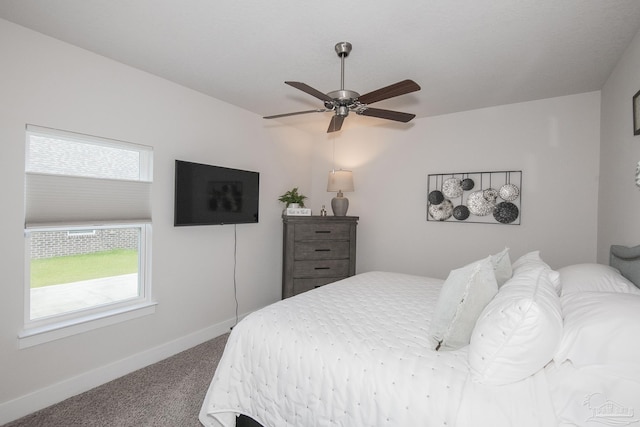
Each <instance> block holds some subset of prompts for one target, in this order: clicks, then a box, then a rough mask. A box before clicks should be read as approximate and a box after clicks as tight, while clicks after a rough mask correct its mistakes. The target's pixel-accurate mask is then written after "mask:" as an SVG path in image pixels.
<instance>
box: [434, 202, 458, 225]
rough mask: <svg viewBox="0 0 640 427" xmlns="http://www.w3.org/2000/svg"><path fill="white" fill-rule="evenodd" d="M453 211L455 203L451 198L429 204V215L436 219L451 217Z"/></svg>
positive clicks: (441, 219) (444, 219) (442, 219)
mask: <svg viewBox="0 0 640 427" xmlns="http://www.w3.org/2000/svg"><path fill="white" fill-rule="evenodd" d="M452 213H453V203H451V200H449V199H445V200H444V202H442V203H440V204H438V205H431V206H429V215H431V217H432V218H433V219H435V220H438V221H446V220H448V219H449V218H451V214H452Z"/></svg>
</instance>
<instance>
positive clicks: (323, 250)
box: [316, 249, 331, 252]
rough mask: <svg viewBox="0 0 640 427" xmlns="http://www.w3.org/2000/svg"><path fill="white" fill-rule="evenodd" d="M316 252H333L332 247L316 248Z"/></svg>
mask: <svg viewBox="0 0 640 427" xmlns="http://www.w3.org/2000/svg"><path fill="white" fill-rule="evenodd" d="M316 252H331V249H316Z"/></svg>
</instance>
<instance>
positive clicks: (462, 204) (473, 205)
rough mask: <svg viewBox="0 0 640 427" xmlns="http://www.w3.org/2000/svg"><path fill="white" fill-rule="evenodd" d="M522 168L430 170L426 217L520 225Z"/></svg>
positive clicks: (428, 219)
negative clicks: (456, 171) (491, 170)
mask: <svg viewBox="0 0 640 427" xmlns="http://www.w3.org/2000/svg"><path fill="white" fill-rule="evenodd" d="M521 209H522V171H495V172H464V173H440V174H430V175H428V177H427V221H447V222H474V223H486V224H510V225H520V218H521V216H522V210H521Z"/></svg>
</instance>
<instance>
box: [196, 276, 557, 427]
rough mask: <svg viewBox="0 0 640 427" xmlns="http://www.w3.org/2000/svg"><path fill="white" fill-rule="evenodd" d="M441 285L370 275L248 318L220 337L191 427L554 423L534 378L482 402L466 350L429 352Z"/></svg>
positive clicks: (486, 395) (483, 390)
mask: <svg viewBox="0 0 640 427" xmlns="http://www.w3.org/2000/svg"><path fill="white" fill-rule="evenodd" d="M441 286H442V280H438V279H430V278H425V277H418V276H409V275H404V274H397V273H382V272H370V273H365V274H360V275H357V276H354V277H351V278H349V279H346V280H343V281H340V282H336V283H333V284H330V285H326V286H323V287H322V288H319V289H316V290H314V291H310V292H306V293H303V294H300V295H298V296H295V297H293V298H289V299H286V300H283V301H280V302H278V303H276V304H273V305H271V306H269V307H266V308H264V309H262V310H259V311H257V312H254V313H252V314H251V315H249V316H247V317H246V318H245V319H244V320H243V321H241V322H240V323H239V324H238V325H237V326H236V327H235V328H234V330H233V332H232V333H231V336H230V337H229V340H228V343H227V347H226V349H225V353H224V355H223V357H222V360H221V361H220V364H219V366H218V368H217V370H216V373H215V376H214V378H213V381H212V383H211V386H210V388H209V391H208V393H207V396H206V399H205V401H204V404H203V406H202V410H201V412H200V421H201V422H202V423H203V424H204V425H206V426H211V427H220V426H224V427H231V426H234V425H235V417H236V415H237V414H244V415H248V416H250V417H251V418H253V419H255V420H256V421H258V422H260V423H261V424H262V425H263V426H267V427H275V426H296V427H300V426H349V427H355V426H378V427H379V426H456V425H458V426H460V425H465V426H467V425H468V426H481V425H487V426H489V425H491V426H498V425H505V426H508V425H518V426H526V425H532V426H534V425H536V426H538V425H539V426H548V425H553V422H552V424H548V422H549V419H550V418H549V417H550V416H551V415H550V412H552V411H550V410H548V407H549V406H550V404H549V402H548V401H547V398H546V394H545V393H546V390H545V389H546V384H545V382H544V378H540V377H539V376H538V377H535V378H531V379H529V380H525V381H524V382H520V383H518V384H516V385H515V386H513V387H511V388H508V387H507V388H505V387H502V388H500V390H494V392H492V391H491V390H490V389H488V388H487V387H481V386H479V385H477V384H473V383H471V381H470V380H469V375H468V372H469V369H468V362H467V348H466V347H465V348H463V349H460V350H458V351H452V352H435V351H433V350H430V349H429V341H428V338H427V337H428V334H427V332H428V329H429V318H430V315H431V313H432V312H433V309H434V307H435V304H436V301H437V299H438V294H439V291H440V287H441ZM540 375H544V373H540ZM492 393H493V394H492ZM540 399H542V400H543V401H544V402H542V403H540V402H539V400H540ZM534 405H535V407H534ZM495 411H498V412H495ZM514 420H519V422H516V423H515V424H513V422H514Z"/></svg>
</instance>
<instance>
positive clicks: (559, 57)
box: [0, 0, 640, 131]
mask: <svg viewBox="0 0 640 427" xmlns="http://www.w3.org/2000/svg"><path fill="white" fill-rule="evenodd" d="M0 17H2V18H4V19H6V20H8V21H12V22H15V23H17V24H20V25H23V26H25V27H28V28H31V29H34V30H36V31H39V32H41V33H44V34H47V35H49V36H51V37H54V38H57V39H60V40H63V41H66V42H68V43H71V44H73V45H76V46H79V47H82V48H84V49H87V50H90V51H93V52H96V53H98V54H100V55H103V56H106V57H109V58H112V59H114V60H116V61H119V62H122V63H125V64H128V65H131V66H133V67H136V68H139V69H141V70H145V71H147V72H149V73H152V74H155V75H157V76H161V77H164V78H166V79H168V80H171V81H174V82H176V83H179V84H181V85H184V86H187V87H189V88H192V89H195V90H197V91H199V92H202V93H205V94H208V95H211V96H213V97H215V98H218V99H220V100H223V101H226V102H228V103H230V104H234V105H236V106H238V107H241V108H243V109H246V110H249V111H252V112H254V113H256V114H258V115H262V116H264V115H272V114H279V113H285V112H292V111H298V110H308V109H314V108H321V107H322V102H321V101H319V100H317V99H316V98H314V97H312V96H310V95H308V94H305V93H304V92H301V91H299V90H296V89H294V88H292V87H290V86H287V85H285V84H284V81H285V80H294V81H301V82H304V83H307V84H308V85H310V86H312V87H314V88H316V89H318V90H320V91H321V92H330V91H333V90H337V89H339V88H340V59H339V58H338V56H337V55H336V53H335V51H334V45H335V44H336V43H337V42H340V41H349V42H351V43H352V44H353V52H352V53H351V55H350V56H349V57H348V58H347V59H346V66H345V68H346V70H345V88H346V89H350V90H354V91H356V92H359V93H360V94H364V93H367V92H369V91H371V90H374V89H378V88H380V87H382V86H387V85H389V84H391V83H395V82H398V81H400V80H404V79H413V80H415V81H416V82H417V83H418V84H420V85H421V86H422V90H421V91H419V92H415V93H412V94H408V95H403V96H400V97H397V98H394V99H391V100H386V101H381V102H379V103H377V104H375V105H374V106H375V107H378V108H386V109H395V110H400V111H406V112H410V113H415V114H416V115H417V116H418V117H427V116H433V115H439V114H446V113H452V112H459V111H465V110H471V109H476V108H481V107H487V106H494V105H501V104H510V103H514V102H521V101H529V100H535V99H543V98H549V97H555V96H561V95H568V94H574V93H582V92H588V91H593V90H599V89H601V88H602V86H603V84H604V82H605V81H606V79H607V77H608V76H609V74H610V73H611V71H612V70H613V67H614V66H615V64H616V62H617V61H618V59H619V58H620V56H621V55H622V53H623V51H624V50H625V49H626V48H627V46H628V45H629V43H630V42H631V40H632V38H633V37H634V35H635V34H636V32H637V31H638V29H639V28H640V1H638V0H404V1H403V0H397V1H393V2H391V1H384V2H383V1H374V0H323V1H303V0H271V1H258V0H254V1H248V0H245V1H243V0H231V1H215V0H0ZM330 117H331V113H322V114H317V113H314V114H307V115H304V116H294V117H289V118H284V119H278V120H279V121H280V122H281V123H282V124H291V125H296V126H303V127H304V126H307V127H308V126H311V128H312V129H317V130H320V131H324V130H325V129H326V127H327V125H328V122H329V119H330ZM352 120H354V119H353V118H351V117H349V118H348V119H347V121H346V122H345V127H346V124H347V122H349V121H352ZM355 120H358V121H359V120H366V121H367V122H365V123H374V122H375V123H379V122H385V123H389V122H387V121H385V120H380V119H371V118H364V117H358V118H357V119H355ZM398 126H407V125H398Z"/></svg>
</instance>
